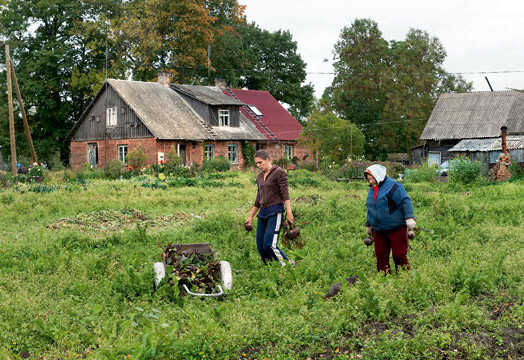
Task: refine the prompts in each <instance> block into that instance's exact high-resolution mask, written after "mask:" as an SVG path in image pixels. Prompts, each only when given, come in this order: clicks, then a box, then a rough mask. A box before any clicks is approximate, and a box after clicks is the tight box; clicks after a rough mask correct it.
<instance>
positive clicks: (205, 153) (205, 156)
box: [204, 144, 215, 160]
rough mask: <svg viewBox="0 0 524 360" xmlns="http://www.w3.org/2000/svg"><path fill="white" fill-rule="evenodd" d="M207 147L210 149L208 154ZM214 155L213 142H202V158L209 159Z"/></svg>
mask: <svg viewBox="0 0 524 360" xmlns="http://www.w3.org/2000/svg"><path fill="white" fill-rule="evenodd" d="M208 148H209V149H210V150H211V151H210V152H211V153H210V154H208V153H209V151H208ZM209 155H211V156H209ZM214 157H215V144H204V160H211V159H213V158H214Z"/></svg>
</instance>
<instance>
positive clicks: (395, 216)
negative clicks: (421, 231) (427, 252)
mask: <svg viewBox="0 0 524 360" xmlns="http://www.w3.org/2000/svg"><path fill="white" fill-rule="evenodd" d="M364 176H365V177H366V180H367V181H368V183H369V187H370V188H369V192H368V196H367V200H366V207H367V209H368V213H367V220H366V232H367V234H368V235H369V236H371V237H373V240H374V243H375V256H376V258H377V270H378V271H379V272H380V271H384V273H388V274H391V268H390V266H389V253H390V252H391V251H392V252H393V261H394V262H395V270H396V271H398V267H399V266H400V267H402V268H403V269H405V270H409V261H408V258H407V253H408V236H407V229H409V230H413V229H414V228H415V226H416V223H415V220H413V203H412V202H411V199H410V198H409V196H408V193H407V192H406V190H405V189H404V186H402V184H401V183H399V182H398V181H396V180H393V179H391V178H389V177H387V176H386V168H385V167H384V166H382V165H378V164H375V165H371V166H370V167H368V168H367V169H366V170H365V171H364Z"/></svg>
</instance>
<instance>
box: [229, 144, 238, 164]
mask: <svg viewBox="0 0 524 360" xmlns="http://www.w3.org/2000/svg"><path fill="white" fill-rule="evenodd" d="M230 146H231V147H233V148H234V149H235V150H234V152H233V153H234V154H235V160H231V156H229V154H230V153H231V151H230V150H229V147H230ZM227 159H228V160H229V161H230V162H231V163H232V164H238V145H237V144H228V145H227Z"/></svg>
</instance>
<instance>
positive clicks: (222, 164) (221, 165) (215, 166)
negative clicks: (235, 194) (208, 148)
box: [202, 155, 231, 172]
mask: <svg viewBox="0 0 524 360" xmlns="http://www.w3.org/2000/svg"><path fill="white" fill-rule="evenodd" d="M230 169H231V163H230V162H229V160H228V159H226V158H225V156H224V155H219V156H217V157H216V158H213V159H209V160H206V161H204V164H203V165H202V171H203V172H220V171H229V170H230Z"/></svg>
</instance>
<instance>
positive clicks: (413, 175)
mask: <svg viewBox="0 0 524 360" xmlns="http://www.w3.org/2000/svg"><path fill="white" fill-rule="evenodd" d="M437 176H438V175H437V168H436V166H435V165H433V164H431V165H430V164H429V162H427V161H426V162H424V163H422V164H421V165H420V166H417V167H415V168H411V169H407V170H406V174H405V177H404V179H405V181H406V182H413V183H418V182H424V181H429V182H432V181H435V180H436V179H437Z"/></svg>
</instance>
